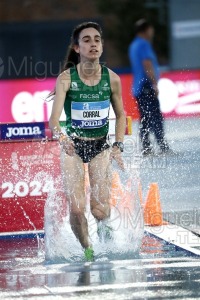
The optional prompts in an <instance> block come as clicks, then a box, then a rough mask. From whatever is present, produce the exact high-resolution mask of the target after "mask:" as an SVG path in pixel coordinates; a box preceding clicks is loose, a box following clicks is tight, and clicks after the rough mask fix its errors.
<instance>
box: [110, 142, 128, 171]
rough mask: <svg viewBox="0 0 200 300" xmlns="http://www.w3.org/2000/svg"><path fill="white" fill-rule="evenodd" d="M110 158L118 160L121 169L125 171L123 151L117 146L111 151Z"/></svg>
mask: <svg viewBox="0 0 200 300" xmlns="http://www.w3.org/2000/svg"><path fill="white" fill-rule="evenodd" d="M110 159H111V160H112V159H114V160H115V161H116V162H117V164H118V166H119V167H120V169H122V170H123V171H124V170H125V166H124V161H123V158H122V153H121V151H120V149H119V148H118V147H116V146H115V147H113V148H112V151H111V153H110Z"/></svg>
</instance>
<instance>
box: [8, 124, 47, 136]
mask: <svg viewBox="0 0 200 300" xmlns="http://www.w3.org/2000/svg"><path fill="white" fill-rule="evenodd" d="M41 133H42V132H41V130H40V127H39V126H34V127H8V128H7V133H6V137H8V138H9V137H12V136H23V135H39V134H41Z"/></svg>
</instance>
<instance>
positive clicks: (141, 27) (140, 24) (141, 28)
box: [135, 19, 152, 34]
mask: <svg viewBox="0 0 200 300" xmlns="http://www.w3.org/2000/svg"><path fill="white" fill-rule="evenodd" d="M149 27H152V24H151V23H150V22H149V21H148V20H146V19H140V20H138V21H137V22H135V34H138V33H141V32H145V31H146V30H147V29H148V28H149Z"/></svg>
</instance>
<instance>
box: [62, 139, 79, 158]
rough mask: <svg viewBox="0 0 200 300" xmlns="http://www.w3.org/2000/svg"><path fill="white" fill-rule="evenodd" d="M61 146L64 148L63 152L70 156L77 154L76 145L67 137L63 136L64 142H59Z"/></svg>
mask: <svg viewBox="0 0 200 300" xmlns="http://www.w3.org/2000/svg"><path fill="white" fill-rule="evenodd" d="M59 143H60V145H61V146H62V150H63V151H64V152H65V153H66V154H68V155H70V156H73V155H74V154H75V148H74V143H73V141H72V140H71V139H69V138H68V137H67V136H63V137H62V140H59Z"/></svg>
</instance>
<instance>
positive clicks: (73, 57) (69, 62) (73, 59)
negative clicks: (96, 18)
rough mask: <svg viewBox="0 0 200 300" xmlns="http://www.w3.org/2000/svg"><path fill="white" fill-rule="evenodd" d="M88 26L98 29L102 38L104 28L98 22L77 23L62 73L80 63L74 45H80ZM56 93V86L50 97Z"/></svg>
mask: <svg viewBox="0 0 200 300" xmlns="http://www.w3.org/2000/svg"><path fill="white" fill-rule="evenodd" d="M86 28H94V29H96V30H97V31H98V32H99V34H100V36H101V38H102V29H101V27H100V25H99V24H98V23H96V22H83V23H81V24H79V25H77V26H76V27H75V28H74V30H73V32H72V36H71V41H70V45H69V47H68V50H67V54H66V57H65V59H64V62H63V65H62V67H61V69H60V73H62V72H63V71H65V70H67V69H69V68H71V67H74V66H75V65H77V64H78V63H79V54H78V53H77V52H76V51H75V50H74V46H75V45H78V43H79V35H80V33H81V31H82V30H84V29H86ZM55 94H56V89H55V88H54V90H53V91H52V92H51V93H50V94H49V95H48V97H50V96H53V95H55Z"/></svg>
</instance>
